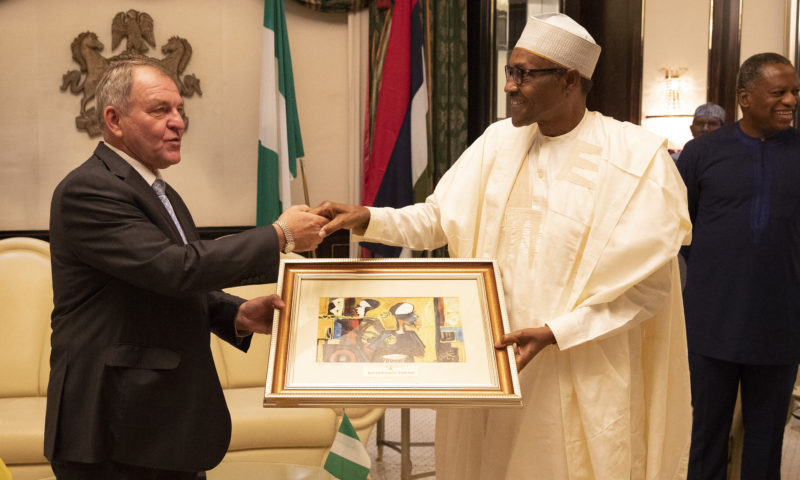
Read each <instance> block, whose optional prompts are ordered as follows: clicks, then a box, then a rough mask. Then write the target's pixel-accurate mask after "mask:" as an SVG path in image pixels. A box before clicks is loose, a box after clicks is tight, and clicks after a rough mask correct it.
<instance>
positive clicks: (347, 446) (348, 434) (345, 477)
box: [325, 413, 372, 480]
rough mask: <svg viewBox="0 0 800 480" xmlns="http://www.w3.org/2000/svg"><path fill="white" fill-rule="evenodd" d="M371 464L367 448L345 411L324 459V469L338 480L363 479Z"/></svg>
mask: <svg viewBox="0 0 800 480" xmlns="http://www.w3.org/2000/svg"><path fill="white" fill-rule="evenodd" d="M371 465H372V462H371V461H370V459H369V454H367V449H366V448H364V445H363V444H362V443H361V440H359V439H358V434H356V430H355V429H354V428H353V424H352V423H350V419H349V418H347V414H346V413H345V414H344V416H342V423H341V424H340V425H339V431H338V432H336V437H335V438H334V439H333V445H331V451H330V453H329V454H328V458H327V459H325V470H327V471H328V472H330V474H331V475H333V476H334V477H336V478H338V479H340V480H364V479H366V478H367V474H369V469H370V466H371Z"/></svg>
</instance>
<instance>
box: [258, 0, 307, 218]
mask: <svg viewBox="0 0 800 480" xmlns="http://www.w3.org/2000/svg"><path fill="white" fill-rule="evenodd" d="M260 107H261V110H260V111H261V115H260V118H259V122H258V123H259V124H258V191H257V195H256V201H257V202H258V204H257V207H256V224H257V225H269V224H270V223H272V222H273V221H275V219H276V218H278V216H279V215H280V214H281V213H282V212H283V210H284V209H286V208H288V207H289V206H291V204H292V197H291V190H290V183H289V182H290V181H291V179H292V178H294V177H296V176H297V158H298V157H302V156H303V139H302V138H301V137H300V121H299V120H298V118H297V103H296V102H295V95H294V78H293V76H292V57H291V54H290V52H289V36H288V35H287V31H286V16H285V14H284V10H283V0H265V2H264V32H263V48H262V53H261V103H260Z"/></svg>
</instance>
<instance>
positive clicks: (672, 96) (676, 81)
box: [661, 67, 688, 113]
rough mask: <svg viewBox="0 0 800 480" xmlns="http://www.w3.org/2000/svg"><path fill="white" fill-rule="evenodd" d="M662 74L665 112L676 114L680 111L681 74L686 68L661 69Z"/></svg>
mask: <svg viewBox="0 0 800 480" xmlns="http://www.w3.org/2000/svg"><path fill="white" fill-rule="evenodd" d="M661 70H662V71H663V72H664V92H665V95H666V104H667V111H668V112H669V113H678V112H680V110H681V88H682V87H683V84H682V82H681V74H682V73H683V72H685V71H686V70H688V69H687V68H686V67H677V68H662V69H661Z"/></svg>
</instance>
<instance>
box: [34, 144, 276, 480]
mask: <svg viewBox="0 0 800 480" xmlns="http://www.w3.org/2000/svg"><path fill="white" fill-rule="evenodd" d="M167 197H168V198H169V199H170V202H171V203H172V206H173V209H174V210H175V214H176V216H177V218H178V219H179V221H180V223H181V226H182V228H183V230H184V233H185V235H186V237H187V241H188V242H189V243H188V244H187V245H184V244H183V241H182V240H181V238H180V234H179V233H178V230H177V229H176V227H175V225H174V223H173V222H172V219H171V218H170V216H169V214H168V213H167V211H166V209H165V208H164V206H163V205H162V203H161V202H160V201H159V199H158V197H157V196H156V194H155V193H154V192H153V190H152V189H151V187H150V186H149V185H147V183H146V182H145V181H144V179H143V178H142V177H141V175H139V174H138V173H137V172H136V171H135V170H134V169H133V167H131V166H130V165H129V164H128V163H127V162H125V161H124V160H123V159H122V158H120V157H119V156H118V155H117V154H116V153H114V152H113V151H112V150H111V149H109V148H108V147H106V146H105V145H104V144H103V143H102V142H101V143H100V144H99V145H98V147H97V149H96V150H95V152H94V155H93V156H92V157H91V158H89V160H87V161H86V162H85V163H84V164H82V165H81V166H79V167H78V168H76V169H75V170H74V171H72V172H71V173H70V174H69V175H67V177H66V178H65V179H64V180H63V181H62V182H61V183H60V184H59V185H58V187H57V188H56V190H55V193H54V194H53V201H52V205H51V215H50V247H51V261H52V267H53V294H54V309H53V314H52V327H53V333H52V337H51V343H52V350H51V355H50V368H51V370H50V383H49V386H48V391H47V416H46V423H45V456H46V457H47V458H48V459H50V460H53V459H58V460H69V461H78V462H89V463H91V462H100V461H105V460H114V461H118V462H122V463H127V464H131V465H141V466H147V467H153V468H163V469H170V470H187V471H202V470H207V469H210V468H212V467H213V466H215V465H216V464H217V463H219V461H220V460H221V459H222V457H223V456H224V455H225V452H226V450H227V448H228V444H229V442H230V429H231V423H230V414H229V412H228V409H227V406H226V404H225V398H224V397H223V395H222V388H221V386H220V383H219V378H218V377H217V372H216V369H215V367H214V362H213V359H212V356H211V350H210V347H209V333H210V332H214V333H215V334H217V335H219V336H220V337H221V338H223V339H225V340H227V341H229V342H231V343H233V344H234V345H237V346H238V347H239V348H241V349H242V350H245V351H246V350H247V348H248V347H249V343H250V339H249V337H247V338H245V339H239V338H237V337H236V334H235V328H234V322H233V319H234V317H235V315H236V312H237V309H238V307H239V305H240V304H241V303H242V302H243V301H244V300H242V299H240V298H237V297H234V296H231V295H227V294H225V293H223V292H221V291H218V290H219V289H220V288H224V287H229V286H233V285H240V284H247V283H262V282H271V281H275V279H276V277H277V269H278V259H279V256H278V255H279V251H278V249H279V246H278V238H277V234H276V233H275V231H274V229H273V227H271V226H268V227H261V228H254V229H251V230H248V231H245V232H243V233H240V234H237V235H232V236H228V237H225V238H221V239H218V240H210V241H209V240H200V239H199V238H198V233H197V229H196V227H195V225H194V222H193V221H192V218H191V216H190V214H189V211H188V210H187V208H186V205H185V204H184V203H183V201H182V200H181V198H180V197H179V196H178V194H177V193H176V192H175V191H174V190H172V189H171V188H167Z"/></svg>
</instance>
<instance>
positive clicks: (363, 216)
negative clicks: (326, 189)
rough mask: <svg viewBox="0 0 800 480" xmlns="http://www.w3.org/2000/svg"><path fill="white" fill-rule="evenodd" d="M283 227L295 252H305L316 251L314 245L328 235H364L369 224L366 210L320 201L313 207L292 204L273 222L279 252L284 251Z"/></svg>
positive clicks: (364, 208) (360, 207) (284, 237)
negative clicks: (339, 232) (343, 231)
mask: <svg viewBox="0 0 800 480" xmlns="http://www.w3.org/2000/svg"><path fill="white" fill-rule="evenodd" d="M280 224H282V225H284V226H285V227H286V228H287V229H288V231H289V234H290V235H291V237H292V241H293V242H294V248H293V249H291V250H292V251H295V252H306V251H309V250H313V249H315V248H317V245H319V244H320V242H322V240H323V239H324V238H325V237H327V236H328V235H330V234H331V233H333V232H335V231H337V230H340V229H342V228H346V229H351V230H355V231H356V233H364V230H366V228H367V225H368V224H369V210H367V208H366V207H362V206H360V205H345V204H341V203H333V202H327V201H326V202H322V203H320V204H319V205H318V206H317V207H316V208H313V209H312V208H310V207H309V206H308V205H295V206H293V207H290V208H289V209H288V210H286V211H285V212H283V214H281V216H280V217H278V220H277V221H275V223H273V227H274V228H275V231H276V232H277V233H278V240H279V241H280V247H281V251H284V250H286V248H285V245H286V236H285V235H284V229H283V228H282V227H281V226H280Z"/></svg>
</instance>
